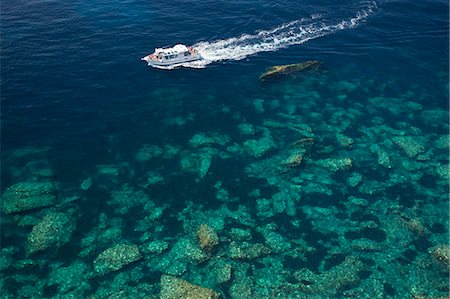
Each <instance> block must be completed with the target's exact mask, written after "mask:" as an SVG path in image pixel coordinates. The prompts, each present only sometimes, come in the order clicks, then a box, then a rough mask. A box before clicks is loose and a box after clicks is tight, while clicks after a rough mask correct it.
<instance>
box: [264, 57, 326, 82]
mask: <svg viewBox="0 0 450 299" xmlns="http://www.w3.org/2000/svg"><path fill="white" fill-rule="evenodd" d="M320 64H321V62H320V61H317V60H311V61H305V62H301V63H294V64H286V65H276V66H273V67H270V68H268V69H267V71H266V72H265V73H263V74H262V75H261V76H260V77H259V80H260V81H262V82H263V81H266V80H268V79H270V78H273V77H281V76H288V75H292V74H294V73H297V72H302V71H309V70H315V69H317V68H318V67H319V65H320Z"/></svg>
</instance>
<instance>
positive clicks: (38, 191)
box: [1, 181, 57, 214]
mask: <svg viewBox="0 0 450 299" xmlns="http://www.w3.org/2000/svg"><path fill="white" fill-rule="evenodd" d="M56 191H57V186H56V184H55V183H53V182H50V181H48V182H20V183H17V184H14V185H12V186H10V187H8V188H7V189H6V191H5V192H4V193H3V195H2V198H1V211H2V212H3V213H5V214H11V213H17V212H22V211H27V210H31V209H35V208H41V207H47V206H51V205H54V204H55V203H56V195H55V193H56Z"/></svg>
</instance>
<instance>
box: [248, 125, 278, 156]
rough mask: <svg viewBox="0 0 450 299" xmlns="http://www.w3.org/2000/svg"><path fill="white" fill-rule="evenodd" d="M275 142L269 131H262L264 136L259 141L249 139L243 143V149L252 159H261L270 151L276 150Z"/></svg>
mask: <svg viewBox="0 0 450 299" xmlns="http://www.w3.org/2000/svg"><path fill="white" fill-rule="evenodd" d="M276 147H277V146H276V144H275V141H274V140H273V137H272V135H271V134H270V131H269V130H267V129H266V130H265V131H264V136H263V137H262V138H260V139H249V140H247V141H245V142H244V149H245V151H246V152H247V154H249V155H250V156H252V157H255V158H261V157H262V156H265V155H266V154H268V153H269V152H271V151H272V150H274V149H276Z"/></svg>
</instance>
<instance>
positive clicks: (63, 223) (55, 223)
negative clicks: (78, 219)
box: [25, 213, 75, 254]
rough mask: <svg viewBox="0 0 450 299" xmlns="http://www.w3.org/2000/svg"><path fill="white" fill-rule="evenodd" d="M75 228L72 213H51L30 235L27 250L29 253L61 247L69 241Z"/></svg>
mask: <svg viewBox="0 0 450 299" xmlns="http://www.w3.org/2000/svg"><path fill="white" fill-rule="evenodd" d="M74 230H75V223H74V222H73V220H72V219H71V217H70V215H66V214H63V213H50V214H47V215H45V216H44V218H42V220H41V221H39V222H38V223H37V224H36V225H35V226H34V227H33V229H32V231H31V233H30V234H29V235H28V238H27V243H26V245H25V246H26V251H27V253H28V254H32V253H35V252H37V251H41V250H44V249H47V248H49V247H60V246H62V245H63V244H65V243H67V242H68V241H69V240H70V237H71V236H72V232H73V231H74Z"/></svg>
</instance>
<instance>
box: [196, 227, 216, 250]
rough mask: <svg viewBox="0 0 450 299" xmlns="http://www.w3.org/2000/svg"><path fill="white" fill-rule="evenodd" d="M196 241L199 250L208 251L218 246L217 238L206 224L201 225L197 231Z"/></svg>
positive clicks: (214, 232)
mask: <svg viewBox="0 0 450 299" xmlns="http://www.w3.org/2000/svg"><path fill="white" fill-rule="evenodd" d="M197 239H198V242H199V245H200V248H201V249H203V250H206V251H210V250H212V249H213V247H214V246H216V245H217V244H219V236H218V235H217V233H216V231H215V230H214V229H213V228H212V227H210V226H209V225H207V224H201V225H200V226H199V228H198V229H197Z"/></svg>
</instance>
